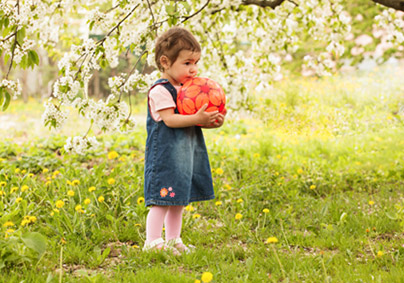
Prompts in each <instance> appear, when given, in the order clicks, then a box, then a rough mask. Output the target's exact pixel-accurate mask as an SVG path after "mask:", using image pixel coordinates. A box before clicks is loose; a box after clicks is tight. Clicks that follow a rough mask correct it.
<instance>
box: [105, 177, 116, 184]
mask: <svg viewBox="0 0 404 283" xmlns="http://www.w3.org/2000/svg"><path fill="white" fill-rule="evenodd" d="M107 182H108V184H109V185H113V184H115V179H114V178H109V179H108V181H107Z"/></svg>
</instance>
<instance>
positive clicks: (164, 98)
mask: <svg viewBox="0 0 404 283" xmlns="http://www.w3.org/2000/svg"><path fill="white" fill-rule="evenodd" d="M174 87H175V89H176V90H177V92H178V91H179V89H180V86H174ZM149 103H150V104H149V106H150V113H151V115H152V118H153V119H154V120H155V121H156V122H159V121H161V120H162V119H161V117H160V115H159V113H158V111H160V110H163V109H168V108H176V107H177V104H176V103H175V101H174V99H173V97H172V96H171V94H170V92H169V91H168V90H167V89H166V88H165V87H164V86H162V85H157V86H155V87H154V88H153V89H152V90H151V91H150V92H149Z"/></svg>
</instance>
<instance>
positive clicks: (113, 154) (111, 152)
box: [108, 150, 119, 159]
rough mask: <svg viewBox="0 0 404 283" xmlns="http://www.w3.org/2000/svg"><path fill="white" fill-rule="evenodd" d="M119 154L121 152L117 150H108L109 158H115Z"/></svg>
mask: <svg viewBox="0 0 404 283" xmlns="http://www.w3.org/2000/svg"><path fill="white" fill-rule="evenodd" d="M118 156H119V154H118V153H117V152H116V151H114V150H113V151H110V152H108V159H115V158H117V157H118Z"/></svg>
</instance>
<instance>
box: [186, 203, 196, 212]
mask: <svg viewBox="0 0 404 283" xmlns="http://www.w3.org/2000/svg"><path fill="white" fill-rule="evenodd" d="M185 210H186V211H194V210H195V209H194V207H193V206H192V205H190V204H188V205H187V206H186V207H185Z"/></svg>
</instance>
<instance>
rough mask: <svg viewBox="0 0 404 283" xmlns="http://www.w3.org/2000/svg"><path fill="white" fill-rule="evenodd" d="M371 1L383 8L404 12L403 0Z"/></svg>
mask: <svg viewBox="0 0 404 283" xmlns="http://www.w3.org/2000/svg"><path fill="white" fill-rule="evenodd" d="M372 1H373V2H375V3H377V4H380V5H383V6H385V7H389V8H393V9H396V10H399V11H403V12H404V1H403V0H372Z"/></svg>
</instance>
